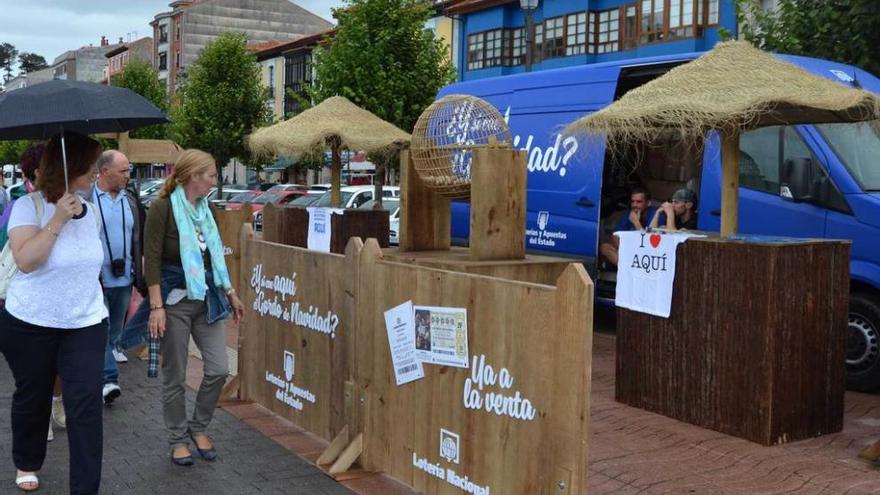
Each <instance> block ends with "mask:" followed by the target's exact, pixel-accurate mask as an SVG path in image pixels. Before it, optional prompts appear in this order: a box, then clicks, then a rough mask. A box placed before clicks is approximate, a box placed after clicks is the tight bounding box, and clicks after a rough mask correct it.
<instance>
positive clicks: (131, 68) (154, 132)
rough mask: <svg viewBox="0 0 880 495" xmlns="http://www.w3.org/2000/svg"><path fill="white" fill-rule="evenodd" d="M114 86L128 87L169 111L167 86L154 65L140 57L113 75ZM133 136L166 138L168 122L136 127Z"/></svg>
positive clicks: (112, 82) (160, 108)
mask: <svg viewBox="0 0 880 495" xmlns="http://www.w3.org/2000/svg"><path fill="white" fill-rule="evenodd" d="M111 84H112V85H113V86H118V87H121V88H128V89H130V90H132V91H134V92H135V93H137V94H139V95H141V96H143V97H144V98H146V99H148V100H150V102H151V103H153V105H156V107H157V108H158V109H159V110H162V111H163V112H167V111H168V95H167V93H166V92H165V86H164V85H163V84H162V83H160V82H159V75H158V74H157V73H156V71H155V69H153V65H152V64H150V63H148V62H145V61H143V60H140V59H132V60H131V61H129V62H128V64H127V65H126V66H125V68H124V69H122V72H120V73H119V74H116V75H115V76H113V78H112V80H111ZM130 135H131V137H133V138H138V139H165V138H166V137H167V136H168V124H161V125H152V126H149V127H144V128H141V129H135V130H134V131H131V133H130Z"/></svg>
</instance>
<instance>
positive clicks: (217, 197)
mask: <svg viewBox="0 0 880 495" xmlns="http://www.w3.org/2000/svg"><path fill="white" fill-rule="evenodd" d="M249 190H250V189H248V187H247V186H245V185H243V184H223V193H222V194H221V193H220V189H219V188H217V187H212V188H211V190H210V191H209V192H208V195H207V196H206V198H207V199H208V202H209V203H211V204H212V205H214V207H215V208H218V209H221V210H223V209H226V202H227V201H229V200H230V199H232V197H233V196H235V195H236V194H240V193H243V192H246V191H249Z"/></svg>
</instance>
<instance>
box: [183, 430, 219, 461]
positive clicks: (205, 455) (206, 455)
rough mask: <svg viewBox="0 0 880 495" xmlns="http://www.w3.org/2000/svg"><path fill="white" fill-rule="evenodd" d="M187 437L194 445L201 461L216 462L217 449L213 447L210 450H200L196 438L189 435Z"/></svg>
mask: <svg viewBox="0 0 880 495" xmlns="http://www.w3.org/2000/svg"><path fill="white" fill-rule="evenodd" d="M189 437H190V438H191V439H192V441H193V443H194V444H196V450H197V451H198V452H199V455H200V456H202V459H204V460H206V461H210V462H214V461H216V460H217V449H215V448H214V447H211V448H210V449H200V448H199V442H196V436H195V435H193V434H192V433H190V434H189Z"/></svg>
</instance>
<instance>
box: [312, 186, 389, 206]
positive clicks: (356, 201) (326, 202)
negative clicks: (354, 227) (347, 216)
mask: <svg viewBox="0 0 880 495" xmlns="http://www.w3.org/2000/svg"><path fill="white" fill-rule="evenodd" d="M373 190H374V188H373V186H346V187H343V188H342V189H341V191H340V193H341V195H342V197H341V204H342V206H341V207H342V208H359V207H360V206H361V205H363V204H364V203H366V202H367V201H369V200H371V199H373ZM330 194H331V193H330V191H327V192H326V193H324V195H323V196H321V199H319V200H318V201H317V202H315V204H314V205H313V206H325V207H327V206H330ZM399 196H400V188H399V187H397V186H384V188H383V189H382V197H383V198H396V197H399Z"/></svg>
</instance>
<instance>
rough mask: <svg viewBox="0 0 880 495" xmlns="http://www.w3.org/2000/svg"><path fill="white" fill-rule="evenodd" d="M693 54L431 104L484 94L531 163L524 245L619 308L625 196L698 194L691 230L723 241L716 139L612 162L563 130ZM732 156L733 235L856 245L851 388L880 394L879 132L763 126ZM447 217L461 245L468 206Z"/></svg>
mask: <svg viewBox="0 0 880 495" xmlns="http://www.w3.org/2000/svg"><path fill="white" fill-rule="evenodd" d="M699 55H700V53H691V54H679V55H671V56H664V57H656V58H640V59H634V60H622V61H615V62H609V63H601V64H593V65H584V66H578V67H568V68H564V69H555V70H546V71H540V72H532V73H527V74H517V75H511V76H504V77H495V78H487V79H480V80H474V81H466V82H461V83H455V84H451V85H449V86H447V87H445V88H444V89H443V90H441V92H440V94H439V96H444V95H448V94H468V95H473V96H478V97H480V98H483V99H485V100H487V101H488V102H490V103H492V104H493V105H494V106H495V107H496V108H497V109H498V110H499V111H500V112H501V113H502V114H503V115H504V116H505V119H506V120H507V122H508V124H509V126H510V131H511V135H512V139H513V145H514V147H516V148H520V149H523V150H525V151H527V153H528V170H529V176H528V196H527V210H528V212H527V218H526V243H527V245H526V247H527V248H528V249H529V250H530V251H535V252H539V253H542V254H554V255H557V256H569V257H573V258H577V259H580V260H582V261H583V262H584V263H585V265H586V266H587V269H588V271H589V272H590V274H591V276H592V277H593V279H594V280H596V281H597V282H596V287H597V290H596V292H597V295H598V297H599V300H600V302H607V303H613V282H609V283H605V279H606V278H610V277H606V276H607V275H610V273H609V271H608V270H606V269H605V268H603V263H600V262H599V260H598V255H597V253H598V246H599V243H600V242H601V241H602V240H603V239H604V238H605V237H606V236H608V235H609V234H610V232H611V231H612V230H613V226H614V224H615V223H616V219H617V218H619V216H620V215H622V214H623V213H624V211H625V210H626V208H627V202H628V198H629V193H628V191H629V190H630V189H631V188H632V187H634V186H636V185H639V186H641V187H644V188H645V189H647V190H648V191H649V192H650V193H652V196H653V197H654V198H655V199H658V200H664V199H667V198H668V197H669V196H670V195H671V194H672V192H673V191H674V190H676V189H678V188H680V187H689V188H691V189H692V190H694V191H695V192H696V193H697V197H698V227H699V229H700V230H705V231H718V230H719V228H720V209H721V159H720V142H719V139H718V137H717V136H709V139H708V141H707V143H706V145H705V146H704V147H703V148H702V150H695V149H692V148H690V149H689V148H684V147H682V148H680V149H677V148H676V147H675V146H667V148H666V149H659V150H658V149H656V148H653V147H652V148H647V147H644V148H637V147H634V148H633V150H632V153H631V154H624V156H621V155H620V154H617V155H615V156H611V155H607V156H606V153H605V150H604V147H603V146H601V145H595V144H589V145H588V144H586V143H584V141H583V140H579V139H577V138H575V137H574V136H568V135H565V134H562V133H561V132H562V130H563V128H564V127H565V125H567V124H569V123H570V122H572V121H574V120H575V119H577V118H579V117H581V116H583V115H584V114H587V113H590V112H595V111H596V110H599V109H601V108H603V107H604V106H606V105H608V104H610V103H611V102H613V101H615V100H616V99H618V98H620V96H622V95H623V94H624V93H626V92H627V91H629V90H630V89H633V88H635V87H638V86H640V85H642V84H644V83H646V82H648V81H650V80H651V79H653V78H656V77H658V76H660V75H662V74H664V73H665V72H667V71H668V70H669V69H671V68H673V67H675V66H677V65H680V64H682V63H685V62H688V61H690V60H693V59H694V58H696V57H698V56H699ZM779 58H780V59H783V60H786V61H788V62H790V63H793V64H795V65H797V66H800V67H801V68H803V69H805V70H807V71H809V72H811V73H813V74H816V75H819V76H822V77H826V78H828V79H831V80H835V81H838V82H840V83H841V84H846V85H850V86H853V87H860V88H864V89H867V90H869V91H873V92H875V93H880V80H878V79H877V78H876V77H874V76H873V75H871V74H869V73H867V72H865V71H863V70H861V69H858V68H856V67H852V66H849V65H845V64H840V63H835V62H829V61H825V60H818V59H812V58H806V57H796V56H788V55H779ZM439 96H438V97H439ZM740 148H741V158H740V210H739V231H740V232H741V233H746V234H766V235H775V236H791V237H809V238H833V239H849V240H852V242H853V244H852V258H851V264H850V271H851V294H850V313H849V326H848V341H847V385H848V387H849V388H851V389H854V390H862V391H869V390H876V389H878V388H880V335H878V332H880V126H876V125H873V124H871V123H858V124H821V125H798V126H776V127H767V128H761V129H757V130H754V131H751V132H748V133H745V134H743V136H742V137H741V144H740ZM699 153H702V156H700V155H699ZM700 164H702V166H700ZM780 174H782V175H784V176H783V177H780ZM792 175H794V176H792ZM783 183H785V184H786V185H789V186H792V185H793V184H799V185H801V187H793V186H792V187H787V188H786V192H788V191H792V192H793V194H786V196H785V197H783V196H782V195H781V194H780V185H781V184H783ZM452 215H453V217H452V237H453V239H454V240H455V241H456V242H458V243H464V242H466V239H467V238H468V229H469V216H468V204H467V203H466V202H464V201H456V202H454V203H453V207H452ZM609 284H610V287H609Z"/></svg>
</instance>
